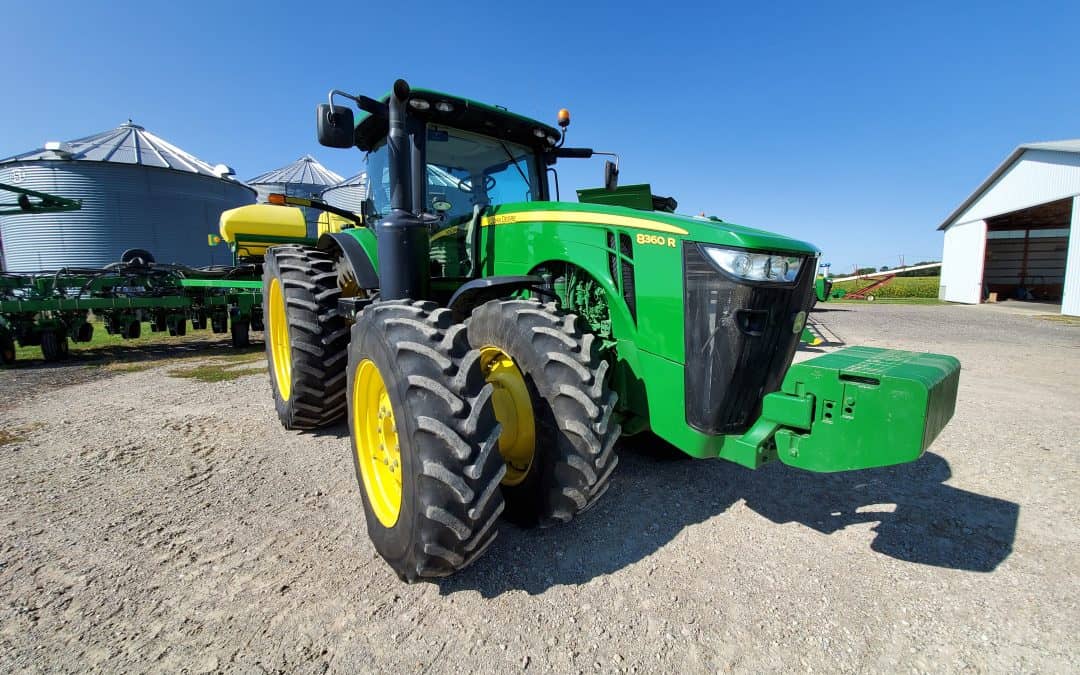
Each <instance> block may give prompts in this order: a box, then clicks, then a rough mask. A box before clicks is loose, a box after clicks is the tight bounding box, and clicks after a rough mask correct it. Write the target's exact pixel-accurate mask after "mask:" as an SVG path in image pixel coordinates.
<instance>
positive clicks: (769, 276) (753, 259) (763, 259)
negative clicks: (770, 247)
mask: <svg viewBox="0 0 1080 675" xmlns="http://www.w3.org/2000/svg"><path fill="white" fill-rule="evenodd" d="M701 248H702V250H704V251H705V253H706V254H707V255H708V256H709V258H710V259H711V260H712V261H713V262H714V263H716V266H717V267H719V268H720V269H722V270H724V271H725V272H727V273H728V274H731V275H733V276H736V277H740V278H742V279H746V280H747V281H769V282H773V283H782V284H791V283H795V280H796V279H798V278H799V268H800V267H802V263H803V258H799V257H795V256H789V255H780V254H777V253H753V252H751V251H739V250H735V249H730V248H716V247H715V246H702V247H701Z"/></svg>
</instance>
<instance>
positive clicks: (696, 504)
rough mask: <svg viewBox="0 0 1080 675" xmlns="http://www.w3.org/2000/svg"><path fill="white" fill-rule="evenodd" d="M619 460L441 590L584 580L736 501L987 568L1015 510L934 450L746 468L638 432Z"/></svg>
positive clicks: (533, 587)
mask: <svg viewBox="0 0 1080 675" xmlns="http://www.w3.org/2000/svg"><path fill="white" fill-rule="evenodd" d="M676 456H678V457H676ZM620 457H621V459H620V465H619V468H618V469H617V470H616V471H615V474H614V478H613V484H612V486H611V489H609V490H608V492H607V494H606V495H605V496H604V497H603V498H602V499H601V500H600V501H599V503H598V504H597V505H596V507H595V508H593V509H592V510H591V511H589V512H588V513H586V514H584V515H582V516H580V517H579V518H577V519H575V520H574V521H572V522H571V523H569V524H568V525H563V526H559V527H555V528H550V529H542V530H523V529H519V528H516V527H513V526H511V525H509V524H506V523H504V524H503V525H502V531H501V534H500V536H499V539H497V540H496V542H495V543H494V544H493V545H492V548H491V549H490V550H489V551H488V552H487V553H486V555H484V556H482V557H481V558H480V559H479V560H478V561H477V562H476V563H475V564H474V565H473V566H471V567H469V568H468V569H466V570H463V571H462V572H460V573H458V574H457V575H455V576H453V577H449V578H447V579H444V580H441V581H440V582H439V588H440V592H441V593H442V594H444V595H449V594H451V593H453V592H455V591H461V590H476V591H479V592H480V593H481V594H482V595H483V596H484V597H495V596H498V595H500V594H502V593H505V592H507V591H511V590H524V591H526V592H527V593H529V594H538V593H542V592H543V591H545V590H547V589H548V588H551V587H553V586H561V585H577V584H583V583H586V582H588V581H590V580H592V579H595V578H597V577H600V576H603V575H606V574H611V573H613V572H616V571H618V570H620V569H622V568H624V567H627V566H629V565H633V564H635V563H638V562H640V561H642V560H644V559H645V558H647V557H648V556H650V555H651V554H653V553H655V552H657V551H658V550H660V549H661V548H662V547H664V546H665V545H666V544H668V543H669V542H671V541H672V540H673V539H674V538H675V537H676V536H677V535H678V534H679V533H680V532H682V531H683V530H685V529H686V528H687V527H690V526H692V525H694V524H697V523H702V522H705V521H706V520H708V519H710V518H713V517H715V516H718V515H721V514H723V513H724V512H725V511H727V510H728V509H729V508H731V507H732V506H733V505H735V504H737V503H738V502H739V501H742V502H744V503H745V505H746V506H747V507H749V508H750V509H752V510H753V511H755V512H756V513H757V514H758V515H760V516H761V517H763V518H765V519H767V520H769V521H771V522H773V523H776V524H784V523H791V522H797V523H800V524H802V525H803V526H805V527H809V528H811V529H813V530H816V531H817V532H820V533H822V534H825V535H831V534H832V533H834V532H837V531H839V530H842V529H844V528H845V527H847V526H848V525H854V524H859V523H877V525H876V526H875V527H874V528H873V531H874V532H875V533H876V536H875V538H874V540H873V541H872V543H871V544H870V549H871V550H872V551H874V552H876V553H878V554H880V555H885V556H888V557H890V558H894V559H897V560H902V561H905V562H912V563H920V564H923V565H931V566H934V567H943V568H947V569H955V570H963V571H968V572H991V571H993V570H994V569H995V568H996V567H997V566H998V565H999V564H1001V562H1002V561H1004V560H1005V559H1006V558H1007V557H1008V556H1009V555H1010V553H1011V552H1012V546H1013V541H1014V539H1015V535H1016V524H1017V518H1018V515H1019V511H1020V507H1019V506H1018V505H1017V504H1014V503H1013V502H1009V501H1005V500H1002V499H998V498H995V497H990V496H985V495H980V494H976V493H973V492H968V491H966V490H961V489H959V488H956V487H952V486H950V485H946V484H945V483H944V481H946V480H948V479H949V477H950V476H951V470H950V469H949V464H948V462H946V461H945V459H944V458H943V457H941V456H940V455H936V454H933V453H928V454H926V455H925V456H924V457H923V458H922V459H920V460H919V461H917V462H914V463H911V464H906V465H901V466H896V467H888V468H883V469H868V470H863V471H856V472H847V473H838V474H814V473H809V472H804V471H799V470H796V469H791V468H788V467H786V466H784V465H781V464H779V463H774V464H771V465H767V466H765V467H763V468H762V469H759V470H757V471H750V470H748V469H743V468H742V467H739V466H737V465H735V464H731V463H729V462H724V461H700V460H690V459H681V457H682V456H681V455H678V451H677V450H674V449H673V448H670V446H667V445H666V444H665V443H664V442H663V441H660V440H659V439H656V438H655V437H652V436H648V435H645V437H644V438H642V439H641V440H637V439H632V441H631V442H628V443H625V444H624V446H623V448H622V452H621V456H620ZM759 526H760V527H768V525H767V524H766V523H760V524H759ZM733 545H738V544H733Z"/></svg>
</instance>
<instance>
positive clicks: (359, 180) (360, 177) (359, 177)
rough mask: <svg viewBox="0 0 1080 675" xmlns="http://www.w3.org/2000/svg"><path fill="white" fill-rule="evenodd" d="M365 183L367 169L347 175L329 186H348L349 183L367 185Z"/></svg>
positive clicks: (366, 181)
mask: <svg viewBox="0 0 1080 675" xmlns="http://www.w3.org/2000/svg"><path fill="white" fill-rule="evenodd" d="M367 183H368V178H367V171H361V172H360V173H358V174H356V175H355V176H349V177H348V178H346V179H345V180H343V181H341V182H340V183H335V184H334V185H331V186H330V187H331V188H339V187H348V186H350V185H367ZM328 189H329V188H328Z"/></svg>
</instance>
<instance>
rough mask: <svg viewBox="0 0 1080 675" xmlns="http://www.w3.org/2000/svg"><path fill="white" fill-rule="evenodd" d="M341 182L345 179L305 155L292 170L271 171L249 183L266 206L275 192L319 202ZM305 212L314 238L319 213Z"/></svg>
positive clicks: (313, 210)
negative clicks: (321, 196)
mask: <svg viewBox="0 0 1080 675" xmlns="http://www.w3.org/2000/svg"><path fill="white" fill-rule="evenodd" d="M340 182H341V176H339V175H337V174H336V173H334V172H333V171H331V170H330V169H327V168H326V167H325V166H323V165H322V164H319V162H318V160H316V159H315V158H314V157H312V156H311V155H304V156H303V157H301V158H300V159H298V160H296V161H295V162H293V163H292V164H289V165H288V166H283V167H281V168H280V169H274V170H273V171H267V172H266V173H264V174H262V175H259V176H255V177H254V178H252V179H251V180H249V181H247V183H248V185H250V186H251V187H253V188H255V190H256V191H257V192H258V195H259V197H258V199H259V201H260V202H265V201H266V200H267V198H268V197H269V196H270V195H271V194H272V193H275V192H276V193H279V194H285V195H288V196H290V197H304V198H315V199H318V197H319V195H321V194H322V193H323V190H325V189H326V188H328V187H330V186H332V185H335V184H337V183H340ZM304 211H305V218H306V220H307V224H308V236H309V237H314V236H315V233H316V229H317V225H316V221H317V220H318V219H319V211H316V210H315V209H304Z"/></svg>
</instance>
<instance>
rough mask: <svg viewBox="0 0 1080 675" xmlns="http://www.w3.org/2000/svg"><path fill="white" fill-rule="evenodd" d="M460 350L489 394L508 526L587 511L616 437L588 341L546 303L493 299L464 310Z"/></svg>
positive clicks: (601, 487)
mask: <svg viewBox="0 0 1080 675" xmlns="http://www.w3.org/2000/svg"><path fill="white" fill-rule="evenodd" d="M469 342H470V344H472V345H473V346H474V347H476V348H477V349H479V350H480V354H481V359H480V362H481V367H482V368H483V370H484V375H485V377H486V379H487V380H488V382H490V383H491V384H492V385H493V386H494V387H495V396H494V401H495V415H496V417H497V418H498V420H499V422H500V424H501V425H502V427H503V434H502V436H501V437H500V438H499V452H500V453H501V455H502V457H503V459H504V460H505V461H506V464H507V470H506V477H505V478H504V479H503V494H504V495H505V497H506V516H507V518H508V519H509V520H512V521H514V522H516V523H518V524H521V525H526V526H532V525H550V524H554V523H557V522H566V521H568V520H570V519H571V518H573V517H574V515H575V514H577V513H580V512H581V511H584V510H585V509H587V508H589V507H590V506H592V505H593V504H594V503H595V502H596V500H597V499H598V498H599V497H600V495H602V494H603V493H604V492H605V491H606V490H607V488H608V485H609V479H610V478H611V472H612V471H613V470H614V469H615V465H616V464H618V461H619V458H618V456H617V455H616V454H615V450H614V448H615V441H616V440H617V439H618V438H619V434H620V432H621V429H620V427H619V425H618V424H615V423H612V421H611V414H612V411H613V410H614V408H615V401H616V394H615V392H613V391H611V390H610V388H609V387H608V386H607V382H606V381H605V376H606V374H607V370H608V363H607V361H605V360H603V359H601V358H600V357H599V356H598V355H597V354H596V352H595V349H594V347H593V343H594V336H593V335H592V334H591V333H587V332H583V331H582V330H581V329H580V328H579V327H578V325H577V317H576V316H574V315H573V314H566V313H564V312H562V311H560V310H559V309H558V308H557V307H556V306H555V305H554V303H551V304H546V305H543V304H540V303H539V302H536V301H531V300H495V301H492V302H488V303H486V304H484V305H482V306H480V307H479V308H477V309H476V310H475V311H474V312H473V315H472V318H471V319H470V320H469Z"/></svg>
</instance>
